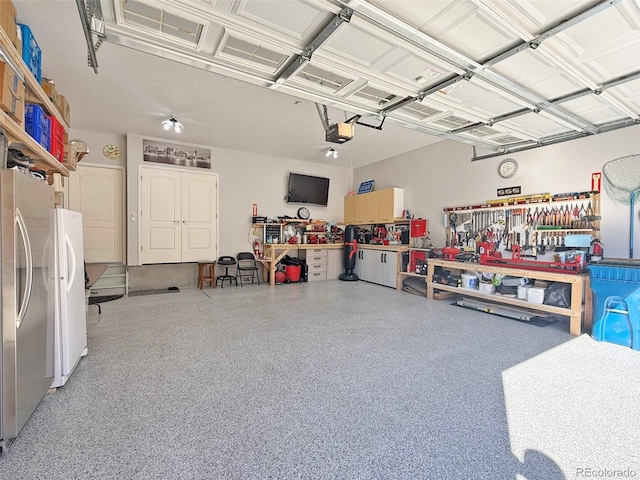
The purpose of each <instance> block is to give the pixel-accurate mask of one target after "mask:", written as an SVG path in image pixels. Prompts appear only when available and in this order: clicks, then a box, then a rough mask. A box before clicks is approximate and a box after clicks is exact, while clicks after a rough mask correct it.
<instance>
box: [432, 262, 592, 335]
mask: <svg viewBox="0 0 640 480" xmlns="http://www.w3.org/2000/svg"><path fill="white" fill-rule="evenodd" d="M436 266H440V267H442V268H443V269H445V270H458V271H462V272H464V271H466V272H485V273H498V274H503V275H510V276H513V277H522V278H529V279H535V280H544V281H548V282H561V283H568V284H570V285H571V305H570V307H569V308H562V307H555V306H552V305H545V304H542V303H533V302H528V301H526V300H520V299H518V298H513V297H508V296H504V295H496V294H490V293H485V292H481V291H479V290H472V289H468V288H460V287H455V286H450V285H441V284H439V283H434V282H433V281H432V280H433V274H434V270H435V267H436ZM426 281H427V298H433V297H434V290H436V289H437V290H443V291H448V292H455V293H458V294H460V295H465V296H469V297H476V298H483V299H485V300H490V301H492V302H497V303H503V304H508V305H516V306H518V307H525V308H529V309H532V310H539V311H542V312H549V313H555V314H558V315H563V316H568V317H569V333H571V334H572V335H580V334H581V333H582V327H583V323H584V327H586V328H588V329H590V327H591V301H590V299H591V295H590V292H591V287H590V284H589V275H588V274H586V273H582V274H571V273H562V272H558V273H555V272H545V271H537V270H527V269H524V268H511V267H500V266H494V265H481V264H479V263H472V262H456V261H452V260H444V259H436V258H430V259H429V260H428V261H427V278H426ZM583 321H584V322H583Z"/></svg>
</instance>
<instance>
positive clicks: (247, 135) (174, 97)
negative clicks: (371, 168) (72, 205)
mask: <svg viewBox="0 0 640 480" xmlns="http://www.w3.org/2000/svg"><path fill="white" fill-rule="evenodd" d="M79 2H80V4H81V3H82V0H79ZM34 3H42V4H43V5H42V9H40V8H37V9H36V8H33V4H34ZM70 3H72V2H67V1H65V2H26V1H17V2H16V6H17V9H18V17H19V19H20V18H21V16H22V17H23V18H24V20H23V21H27V23H29V22H31V23H34V22H35V23H37V24H39V25H38V26H39V27H40V28H41V29H42V33H39V30H38V29H37V28H33V30H34V32H35V34H36V38H38V39H39V40H40V42H41V43H44V44H45V46H48V45H51V47H50V48H49V49H47V48H45V46H43V52H44V53H43V55H44V60H43V61H44V66H45V68H44V72H45V74H49V73H48V72H47V68H46V67H50V70H51V71H52V72H53V73H51V74H49V75H54V73H55V75H56V76H54V77H53V78H54V79H56V81H57V84H58V85H63V80H64V83H65V84H67V83H68V84H69V85H70V87H69V88H71V89H72V92H73V94H71V93H69V95H68V96H69V97H70V98H71V99H72V101H73V103H72V109H73V110H72V111H73V122H72V126H74V127H75V126H77V127H78V128H83V127H86V128H87V129H91V130H96V131H105V132H114V133H115V130H117V128H116V127H114V126H113V125H111V124H113V123H115V124H119V125H120V128H122V127H126V128H127V130H125V131H131V132H136V133H143V134H149V135H151V134H155V135H157V136H160V135H161V130H157V128H159V122H160V121H161V120H163V119H166V118H167V117H168V116H169V114H171V113H175V114H176V115H177V116H178V119H179V120H180V121H181V122H182V123H184V124H185V127H186V130H185V132H184V133H185V136H184V138H188V139H189V141H191V142H193V143H203V144H211V145H216V146H223V147H228V148H235V149H238V150H247V151H256V152H261V153H266V154H269V155H277V156H284V157H288V158H298V159H302V160H311V161H322V162H326V161H327V160H326V159H325V158H324V153H323V152H324V151H326V149H327V148H328V147H329V146H332V144H330V143H327V142H326V141H325V132H324V127H323V123H322V121H321V117H320V115H319V112H318V110H317V108H316V106H317V105H326V106H328V120H329V123H336V122H344V121H345V120H347V119H350V120H351V122H355V134H354V138H353V140H351V141H350V142H347V143H345V144H343V145H340V146H337V147H336V148H337V149H338V150H339V151H340V152H341V153H345V154H346V156H351V161H352V163H353V164H354V165H356V166H357V165H359V164H365V163H369V162H372V161H377V160H380V159H382V158H387V157H390V156H393V155H397V154H399V153H403V152H405V151H409V150H414V149H416V148H420V147H422V146H424V145H428V144H431V143H434V142H436V141H439V140H442V139H450V140H455V141H458V142H462V143H465V144H468V145H470V146H475V147H477V150H476V156H477V158H485V157H489V156H494V155H503V154H507V153H512V152H517V151H519V150H522V149H529V148H535V147H538V146H544V145H548V144H552V143H556V142H559V141H565V140H569V139H574V138H580V137H583V136H587V135H594V134H597V133H600V132H604V131H608V130H612V129H616V128H621V127H625V126H629V125H634V124H636V123H638V121H639V118H640V65H639V64H638V61H637V59H638V58H640V2H639V1H638V0H608V1H595V0H592V1H587V0H529V1H527V0H402V1H398V0H371V1H367V0H353V1H340V0H230V1H224V0H189V1H184V0H172V1H160V0H156V1H154V0H126V1H115V2H114V1H109V0H87V12H88V15H87V16H88V20H89V24H90V25H92V26H93V30H94V32H93V33H91V34H90V37H91V41H90V43H91V44H93V45H96V44H97V45H98V47H99V48H97V52H96V54H95V59H94V60H90V61H89V63H90V64H93V66H94V67H95V69H96V71H97V72H98V75H97V76H96V75H95V74H94V73H93V70H92V69H91V68H90V67H88V66H87V64H86V57H85V56H84V55H83V56H82V57H81V59H78V58H77V55H79V53H78V52H80V51H82V52H83V53H86V50H87V44H86V42H85V41H84V37H83V35H82V30H81V29H80V20H79V18H80V16H79V15H78V9H77V8H76V12H75V18H74V19H73V21H70V18H69V15H70V11H71V8H70V5H69V4H70ZM48 4H54V5H55V4H57V5H58V6H59V7H60V8H59V9H58V10H60V9H63V11H64V12H63V13H61V12H60V11H58V10H55V11H54V10H53V9H52V7H51V5H48ZM63 4H64V6H62V5H63ZM47 11H49V13H48V14H47ZM43 14H45V15H46V17H43V16H42V15H43ZM60 15H64V17H63V20H62V21H63V22H64V23H63V24H64V25H69V29H68V30H67V29H60V26H59V25H60V24H58V25H56V23H55V22H51V16H54V17H55V16H60ZM92 17H95V18H93V22H91V19H92ZM97 20H99V21H97ZM53 25H56V27H57V28H54V27H53ZM40 36H42V39H43V40H42V39H40V38H41V37H40ZM83 42H84V43H83ZM123 47H127V48H123ZM141 52H144V53H141ZM70 54H73V55H76V57H70ZM47 55H51V57H50V58H49V61H48V62H47ZM80 64H82V66H83V68H84V70H83V71H82V72H80V71H79V68H80ZM193 67H195V68H193ZM211 73H213V74H215V75H212V74H211ZM91 75H93V77H94V78H91V77H90V76H91ZM100 77H105V78H104V79H100V80H98V78H100ZM61 79H63V80H61ZM236 80H237V81H236ZM59 88H60V87H59ZM62 93H65V92H64V91H63V92H62ZM112 97H113V98H112ZM115 97H117V98H115ZM76 102H78V103H76ZM101 104H102V107H101V106H100V105H101ZM115 105H126V106H127V107H126V108H127V111H126V112H124V115H123V112H122V111H121V112H120V114H119V115H117V112H114V111H113V110H112V109H113V108H114V106H115ZM100 108H103V109H104V112H103V113H106V114H107V116H103V115H102V113H101V111H100ZM124 108H125V107H122V109H124ZM354 116H355V117H354ZM76 118H78V119H79V122H81V123H82V125H77V124H76ZM131 121H133V122H135V124H134V125H130V124H128V123H127V122H131ZM156 125H157V126H156ZM132 128H133V129H132ZM189 132H192V133H191V134H190V133H189ZM190 135H191V136H190ZM334 146H335V145H334ZM469 151H470V157H471V155H472V153H471V152H472V149H471V148H470V149H469ZM343 158H344V156H343Z"/></svg>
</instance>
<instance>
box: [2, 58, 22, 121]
mask: <svg viewBox="0 0 640 480" xmlns="http://www.w3.org/2000/svg"><path fill="white" fill-rule="evenodd" d="M0 79H2V85H0V108H2V110H4V111H5V112H7V113H8V114H9V116H10V117H11V118H13V119H14V120H15V121H16V122H17V123H18V124H19V125H22V124H24V84H23V83H22V81H21V80H20V77H19V76H18V75H17V74H16V72H14V71H13V70H12V69H11V67H10V66H9V65H7V64H6V63H5V62H0Z"/></svg>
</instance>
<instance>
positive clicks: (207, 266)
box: [198, 262, 216, 290]
mask: <svg viewBox="0 0 640 480" xmlns="http://www.w3.org/2000/svg"><path fill="white" fill-rule="evenodd" d="M215 268H216V262H201V263H198V288H199V289H200V290H202V286H203V285H204V284H205V283H206V282H209V285H211V286H212V287H213V288H216V282H215V278H216V277H215V275H216V274H215Z"/></svg>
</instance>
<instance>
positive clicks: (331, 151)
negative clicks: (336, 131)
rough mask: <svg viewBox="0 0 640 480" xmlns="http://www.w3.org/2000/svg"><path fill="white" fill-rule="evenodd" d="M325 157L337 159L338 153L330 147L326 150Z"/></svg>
mask: <svg viewBox="0 0 640 480" xmlns="http://www.w3.org/2000/svg"><path fill="white" fill-rule="evenodd" d="M325 157H333V158H338V151H337V150H336V149H335V148H333V147H331V148H330V149H329V150H327V153H326V154H325Z"/></svg>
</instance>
